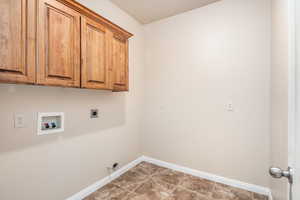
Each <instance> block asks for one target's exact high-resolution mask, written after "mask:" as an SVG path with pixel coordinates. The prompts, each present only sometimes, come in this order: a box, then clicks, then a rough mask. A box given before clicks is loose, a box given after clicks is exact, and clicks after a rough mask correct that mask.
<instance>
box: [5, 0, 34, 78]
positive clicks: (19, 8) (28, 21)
mask: <svg viewBox="0 0 300 200" xmlns="http://www.w3.org/2000/svg"><path fill="white" fill-rule="evenodd" d="M35 30H36V28H35V1H34V0H0V82H7V83H34V82H35V32H36V31H35Z"/></svg>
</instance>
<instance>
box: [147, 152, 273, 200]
mask: <svg viewBox="0 0 300 200" xmlns="http://www.w3.org/2000/svg"><path fill="white" fill-rule="evenodd" d="M142 160H143V161H146V162H150V163H153V164H156V165H158V166H162V167H166V168H169V169H173V170H176V171H180V172H183V173H186V174H190V175H193V176H196V177H199V178H204V179H207V180H211V181H215V182H218V183H223V184H225V185H229V186H232V187H236V188H240V189H244V190H247V191H250V192H255V193H258V194H263V195H266V196H269V198H270V200H271V198H272V197H271V196H272V195H271V190H270V189H269V188H266V187H262V186H258V185H254V184H250V183H245V182H241V181H238V180H234V179H229V178H225V177H221V176H217V175H214V174H210V173H207V172H201V171H198V170H194V169H190V168H188V167H183V166H179V165H176V164H172V163H168V162H164V161H161V160H157V159H154V158H150V157H147V156H142Z"/></svg>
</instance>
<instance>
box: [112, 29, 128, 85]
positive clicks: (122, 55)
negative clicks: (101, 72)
mask: <svg viewBox="0 0 300 200" xmlns="http://www.w3.org/2000/svg"><path fill="white" fill-rule="evenodd" d="M112 66H113V73H114V75H113V77H114V78H113V90H114V91H128V89H129V88H128V40H127V39H124V38H122V37H121V36H119V35H117V34H114V35H113V37H112Z"/></svg>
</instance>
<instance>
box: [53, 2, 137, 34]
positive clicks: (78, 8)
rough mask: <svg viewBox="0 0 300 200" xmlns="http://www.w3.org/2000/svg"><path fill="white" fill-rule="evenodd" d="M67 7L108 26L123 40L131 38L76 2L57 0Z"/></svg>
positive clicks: (111, 23)
mask: <svg viewBox="0 0 300 200" xmlns="http://www.w3.org/2000/svg"><path fill="white" fill-rule="evenodd" d="M57 1H59V2H61V3H63V4H65V5H67V6H68V7H70V8H72V9H74V10H76V11H77V12H80V13H81V14H83V15H85V16H86V17H89V18H91V19H93V20H95V21H97V22H99V23H102V24H103V25H105V26H108V27H109V28H110V29H111V31H113V32H117V33H118V34H121V35H122V36H123V37H124V38H125V39H129V38H130V37H132V36H133V34H132V33H130V32H128V31H126V30H125V29H123V28H122V27H120V26H118V25H116V24H115V23H113V22H111V21H110V20H108V19H106V18H105V17H102V16H101V15H99V14H98V13H96V12H95V11H93V10H91V9H89V8H87V7H85V6H84V5H82V4H80V3H78V2H77V1H74V0H57Z"/></svg>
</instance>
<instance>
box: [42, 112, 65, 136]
mask: <svg viewBox="0 0 300 200" xmlns="http://www.w3.org/2000/svg"><path fill="white" fill-rule="evenodd" d="M64 120H65V117H64V113H62V112H50V113H38V135H47V134H53V133H59V132H63V131H64V130H65V127H64Z"/></svg>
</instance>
